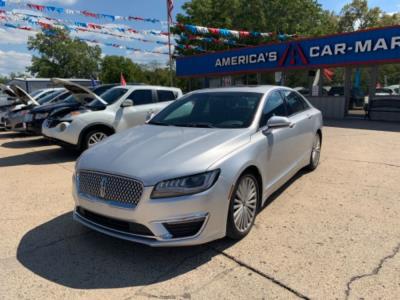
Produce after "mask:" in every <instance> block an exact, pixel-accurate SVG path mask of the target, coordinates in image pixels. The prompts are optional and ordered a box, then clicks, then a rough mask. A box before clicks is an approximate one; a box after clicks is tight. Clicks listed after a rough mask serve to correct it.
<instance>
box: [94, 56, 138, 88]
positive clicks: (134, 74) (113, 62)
mask: <svg viewBox="0 0 400 300" xmlns="http://www.w3.org/2000/svg"><path fill="white" fill-rule="evenodd" d="M121 73H122V74H123V75H124V78H125V80H126V82H142V81H143V80H144V76H143V72H142V70H141V68H140V66H139V65H137V64H135V63H133V62H132V60H131V59H129V58H128V57H123V56H116V55H111V56H106V57H104V59H103V60H102V62H101V72H100V80H101V81H102V82H104V83H117V82H120V79H121Z"/></svg>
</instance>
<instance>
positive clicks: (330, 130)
mask: <svg viewBox="0 0 400 300" xmlns="http://www.w3.org/2000/svg"><path fill="white" fill-rule="evenodd" d="M329 125H332V126H329V127H326V128H325V131H324V141H323V153H322V159H321V165H320V167H319V168H318V169H317V170H316V171H315V172H313V173H300V174H299V175H298V176H296V178H295V179H294V180H292V181H291V182H290V184H288V185H287V186H286V187H285V188H284V189H282V190H281V191H280V192H279V193H277V194H276V195H274V197H272V199H271V200H272V201H271V203H270V204H269V205H268V206H267V207H265V208H264V209H263V210H262V212H261V213H260V214H259V215H258V218H257V220H256V224H255V227H254V229H253V230H252V232H251V233H250V235H249V236H248V237H247V238H246V239H244V240H243V241H240V242H238V243H231V242H229V241H227V240H221V241H216V242H213V243H211V244H208V245H204V246H199V247H192V248H170V249H153V248H148V247H145V246H141V245H137V244H133V243H129V242H125V241H120V240H116V239H113V238H110V237H107V236H104V235H101V234H98V233H95V232H93V231H90V230H87V229H85V228H83V227H82V226H80V225H79V224H76V223H74V222H73V221H72V216H71V210H72V208H73V202H72V199H71V196H70V189H71V173H72V171H73V167H74V161H75V160H76V158H77V155H76V154H73V153H72V154H71V153H69V152H68V151H64V150H62V149H60V148H59V147H57V146H52V145H49V144H48V143H47V142H45V141H43V140H42V139H40V138H36V137H21V136H19V135H15V134H8V133H0V145H1V147H0V178H1V180H0V200H1V203H2V204H1V207H2V210H1V213H0V220H1V224H2V226H0V245H1V246H0V269H1V270H2V272H0V298H1V299H15V298H21V299H32V298H33V299H36V298H40V299H41V298H61V299H70V298H73V299H75V298H78V299H79V298H82V299H88V298H89V299H91V298H114V299H149V298H150V299H151V298H155V299H252V298H255V299H299V298H303V299H346V298H348V299H396V298H398V297H397V296H398V295H399V294H400V255H399V254H398V252H399V248H400V245H399V241H400V226H399V225H400V222H399V217H398V216H399V215H400V201H399V199H400V185H399V178H400V169H399V168H398V166H400V134H399V132H400V125H399V124H397V125H396V124H390V123H377V122H361V121H346V122H331V123H329Z"/></svg>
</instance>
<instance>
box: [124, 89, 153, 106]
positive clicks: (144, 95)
mask: <svg viewBox="0 0 400 300" xmlns="http://www.w3.org/2000/svg"><path fill="white" fill-rule="evenodd" d="M127 99H130V100H132V101H133V103H134V105H144V104H150V103H153V91H152V90H136V91H133V92H132V93H131V94H130V95H129V96H128V98H127Z"/></svg>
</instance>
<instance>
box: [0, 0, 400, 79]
mask: <svg viewBox="0 0 400 300" xmlns="http://www.w3.org/2000/svg"><path fill="white" fill-rule="evenodd" d="M5 1H6V3H7V1H10V0H5ZM13 1H14V2H15V0H13ZM186 1H187V0H174V7H175V9H174V15H176V14H177V13H180V12H182V9H181V6H182V5H183V3H185V2H186ZM20 2H22V3H23V2H30V3H34V4H42V5H51V6H58V7H63V8H69V9H73V10H88V11H92V12H96V13H103V14H109V15H119V16H140V17H145V18H156V19H160V20H163V21H164V20H166V19H167V11H166V0H146V1H143V0H29V1H26V0H20ZM348 2H350V0H336V1H332V0H330V1H328V0H319V3H320V4H322V6H323V8H324V9H328V10H333V11H335V12H339V11H340V9H341V8H342V7H343V5H345V4H346V3H348ZM369 5H370V6H379V7H380V8H381V9H382V10H384V11H386V12H389V13H391V12H397V11H399V10H400V0H380V1H379V0H370V1H369ZM2 9H4V8H2ZM5 9H6V10H12V9H21V6H16V5H14V4H11V3H7V4H6V7H5ZM46 15H49V16H51V17H54V18H60V19H63V20H66V21H70V22H74V21H83V22H93V23H98V24H108V23H110V22H107V20H104V19H103V20H97V19H94V18H86V17H80V16H78V15H61V14H57V13H46ZM115 23H118V24H123V25H125V26H129V27H130V28H134V29H137V30H158V31H166V26H165V24H160V23H157V24H153V23H144V22H134V21H130V22H122V21H116V22H115ZM110 26H111V25H110ZM232 29H240V28H232ZM30 35H33V33H29V32H25V31H21V30H16V29H9V28H5V27H4V26H1V23H0V75H7V74H9V73H10V72H23V71H24V70H25V67H26V66H28V65H29V64H30V61H31V56H32V52H30V51H28V49H27V47H26V41H27V39H28V37H29V36H30ZM78 37H80V38H86V39H91V40H93V39H96V40H98V41H100V42H102V43H105V42H112V43H118V44H119V45H123V46H129V47H134V48H140V49H144V50H148V51H154V50H155V51H162V52H167V51H168V48H167V46H163V45H160V44H155V43H143V42H139V41H136V40H132V39H119V38H114V37H111V38H110V37H109V36H104V35H99V34H92V33H81V34H78ZM135 37H137V38H145V39H148V40H153V41H161V42H163V41H164V42H165V41H166V38H165V37H156V36H149V35H142V34H140V35H137V36H135ZM101 48H102V51H103V54H105V55H111V54H113V55H123V56H127V57H130V58H131V59H132V60H133V61H134V62H136V63H142V64H146V63H149V62H158V63H160V64H165V63H166V61H167V59H168V56H167V55H162V54H154V53H143V52H132V51H127V50H126V49H116V48H112V47H107V46H104V45H101Z"/></svg>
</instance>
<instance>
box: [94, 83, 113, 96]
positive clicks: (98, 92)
mask: <svg viewBox="0 0 400 300" xmlns="http://www.w3.org/2000/svg"><path fill="white" fill-rule="evenodd" d="M113 87H115V86H114V85H101V86H98V87H95V88H94V89H93V93H95V94H96V95H101V94H103V93H104V92H107V91H108V90H109V89H111V88H113Z"/></svg>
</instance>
